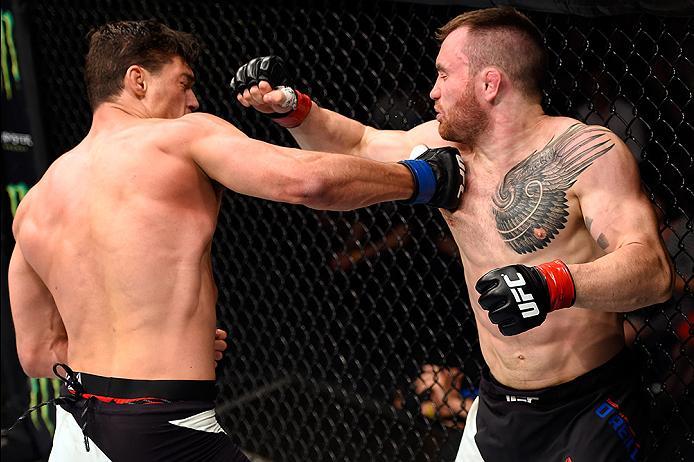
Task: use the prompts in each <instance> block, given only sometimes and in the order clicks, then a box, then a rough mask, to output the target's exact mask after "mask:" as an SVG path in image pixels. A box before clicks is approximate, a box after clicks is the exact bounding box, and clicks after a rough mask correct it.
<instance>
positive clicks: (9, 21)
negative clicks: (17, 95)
mask: <svg viewBox="0 0 694 462" xmlns="http://www.w3.org/2000/svg"><path fill="white" fill-rule="evenodd" d="M0 41H2V53H1V54H2V63H1V64H2V90H3V93H5V96H6V97H7V99H8V100H9V99H12V81H13V80H14V82H15V83H17V82H19V81H20V80H21V75H20V73H19V62H18V60H17V50H16V48H15V46H14V16H12V12H10V11H3V12H2V33H1V34H0Z"/></svg>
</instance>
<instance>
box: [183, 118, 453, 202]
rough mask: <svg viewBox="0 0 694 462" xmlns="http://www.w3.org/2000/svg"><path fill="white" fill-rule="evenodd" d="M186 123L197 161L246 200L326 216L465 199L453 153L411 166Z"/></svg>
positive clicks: (224, 126) (204, 122)
mask: <svg viewBox="0 0 694 462" xmlns="http://www.w3.org/2000/svg"><path fill="white" fill-rule="evenodd" d="M179 120H180V123H181V124H188V126H187V127H181V129H180V133H185V134H186V135H185V136H186V137H187V140H188V141H186V143H187V144H188V151H189V152H190V154H191V157H192V159H193V160H194V161H195V162H196V163H197V164H198V165H199V166H200V168H201V169H202V170H203V171H204V172H205V173H206V174H207V175H208V176H210V177H211V178H213V179H214V180H216V181H218V182H219V183H221V184H223V185H224V186H226V187H227V188H229V189H232V190H234V191H236V192H239V193H242V194H247V195H250V196H255V197H260V198H262V199H269V200H274V201H280V202H288V203H292V204H303V205H306V206H308V207H311V208H317V209H324V210H351V209H354V208H359V207H365V206H368V205H371V204H375V203H377V202H384V201H392V200H408V199H414V200H415V203H427V204H429V205H433V206H437V207H445V208H452V209H454V208H456V207H457V203H458V200H459V198H460V192H461V191H462V188H461V183H462V181H463V176H462V166H461V165H462V161H460V159H459V153H458V152H457V150H455V149H453V148H443V149H441V150H432V151H428V152H429V153H430V154H433V156H432V157H429V158H427V159H426V160H415V161H408V166H405V165H402V164H397V163H383V162H376V161H372V160H367V159H359V158H355V157H347V156H339V155H334V154H328V153H323V152H315V151H305V150H299V149H291V148H285V147H280V146H275V145H272V144H268V143H264V142H261V141H258V140H254V139H251V138H248V137H247V136H246V135H244V134H243V133H241V132H240V131H239V130H238V129H236V128H235V127H234V126H233V125H231V124H229V123H227V122H225V121H223V120H222V119H219V118H217V117H215V116H212V115H210V114H202V113H197V114H189V115H187V116H184V117H182V118H181V119H179ZM412 162H414V163H415V164H416V165H414V166H413V164H412ZM420 167H422V168H423V170H420ZM427 189H428V192H427Z"/></svg>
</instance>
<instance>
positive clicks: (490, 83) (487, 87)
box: [481, 67, 502, 103]
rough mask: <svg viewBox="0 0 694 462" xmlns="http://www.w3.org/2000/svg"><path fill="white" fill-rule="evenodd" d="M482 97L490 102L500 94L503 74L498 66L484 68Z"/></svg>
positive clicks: (482, 73)
mask: <svg viewBox="0 0 694 462" xmlns="http://www.w3.org/2000/svg"><path fill="white" fill-rule="evenodd" d="M481 75H482V97H483V98H484V99H485V100H486V101H487V102H489V103H491V102H492V101H494V98H496V96H497V95H498V94H499V88H500V87H501V79H502V74H501V71H499V69H497V68H496V67H487V68H485V69H483V70H482V72H481Z"/></svg>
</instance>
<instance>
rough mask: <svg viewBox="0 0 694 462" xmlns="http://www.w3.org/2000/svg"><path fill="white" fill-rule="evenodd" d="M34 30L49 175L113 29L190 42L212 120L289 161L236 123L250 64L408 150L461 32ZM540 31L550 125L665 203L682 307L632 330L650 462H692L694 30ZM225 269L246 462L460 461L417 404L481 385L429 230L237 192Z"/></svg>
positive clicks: (409, 19) (665, 22) (223, 221)
mask: <svg viewBox="0 0 694 462" xmlns="http://www.w3.org/2000/svg"><path fill="white" fill-rule="evenodd" d="M31 9H32V15H31V17H32V19H31V20H32V38H33V44H34V46H35V56H36V63H37V68H38V69H37V71H38V72H39V76H38V82H39V86H40V89H41V98H42V103H43V110H44V113H45V119H46V127H47V131H48V133H47V140H48V144H49V146H51V149H52V152H51V153H50V154H51V155H52V156H54V157H55V156H58V155H59V154H60V153H62V152H64V151H66V150H68V149H69V148H71V147H72V146H74V145H75V144H76V143H77V142H79V140H80V139H81V138H82V137H83V136H84V135H85V134H86V133H87V131H88V129H89V124H90V110H89V107H88V104H87V100H86V92H85V88H84V84H83V78H82V71H83V61H84V60H83V57H84V54H85V52H86V39H85V36H86V34H87V32H88V30H89V29H90V28H91V27H92V26H94V25H98V24H101V23H103V22H105V21H108V20H118V19H144V18H157V19H160V20H162V21H164V22H165V23H167V24H168V25H170V26H171V27H174V28H178V29H182V30H185V31H189V32H193V33H195V34H197V35H198V36H199V37H200V38H201V39H202V41H203V43H204V46H205V51H204V53H203V56H202V59H201V62H200V64H199V65H198V66H197V68H196V72H197V78H198V83H197V84H196V91H197V94H198V96H199V99H200V101H201V105H202V107H201V110H203V111H207V112H211V113H213V114H216V115H219V116H221V117H224V118H226V119H228V120H230V121H232V122H233V123H234V124H236V125H237V126H238V127H239V128H241V129H242V130H243V131H244V132H245V133H246V134H248V135H249V136H252V137H254V138H258V139H262V140H266V141H270V142H273V143H277V144H282V145H294V142H293V140H292V139H291V137H290V136H289V134H288V133H287V132H286V131H284V130H283V129H281V128H279V127H277V126H276V125H275V124H273V123H272V122H270V121H269V120H268V119H266V118H264V117H262V116H260V115H258V114H256V113H255V112H254V111H248V110H244V109H243V108H242V107H241V106H240V105H238V104H237V103H236V102H235V100H234V98H233V97H232V95H231V94H230V91H229V90H228V87H227V83H228V81H229V79H230V77H231V76H232V73H233V71H234V70H235V69H236V68H237V67H238V66H239V65H240V64H242V63H244V62H246V61H247V60H249V59H250V58H252V57H255V56H259V55H267V54H271V53H274V54H278V55H280V56H282V57H284V58H285V59H286V61H287V62H288V63H289V70H290V72H291V73H293V74H295V75H296V77H297V87H298V88H299V89H300V90H302V91H305V92H308V93H309V94H310V95H311V96H312V97H313V98H314V99H315V100H316V101H317V102H319V104H321V105H322V106H324V107H326V108H330V109H334V110H336V111H339V112H340V113H342V114H345V115H347V116H350V117H353V118H356V119H357V120H359V121H362V122H364V123H367V124H370V125H373V126H375V127H378V128H386V129H388V128H392V129H407V128H411V127H413V126H415V125H417V124H418V123H420V122H423V121H426V120H429V119H431V118H432V117H433V111H432V103H431V101H430V100H429V97H428V94H429V90H430V89H431V86H432V84H433V80H434V78H435V75H436V73H435V69H434V60H435V57H436V54H437V49H438V44H437V43H436V41H435V40H434V38H433V32H434V31H435V29H436V28H437V27H439V26H441V25H443V24H444V23H445V22H446V21H447V20H448V19H450V18H452V17H453V16H454V15H456V14H458V13H460V12H462V11H464V9H463V8H461V7H451V6H431V5H418V4H407V3H403V2H398V3H392V2H378V1H361V0H356V1H344V0H340V1H334V2H309V1H287V2H270V1H254V2H220V1H209V0H197V1H195V2H189V1H182V0H162V1H147V2H141V1H106V0H103V1H84V0H81V1H74V0H73V1H66V0H50V1H49V0H38V1H34V2H31ZM527 13H528V15H529V16H530V17H531V18H532V19H533V20H534V21H535V22H536V23H537V24H538V26H539V27H540V28H541V29H542V31H543V32H544V34H545V37H546V43H547V46H548V48H549V50H550V57H551V65H550V67H549V71H550V72H549V78H548V82H547V86H546V93H545V98H544V102H545V107H546V110H547V112H548V113H550V114H564V115H571V116H574V117H577V118H579V119H581V120H585V121H589V122H591V123H598V124H603V125H606V126H608V127H610V128H611V129H613V130H614V131H615V132H616V133H618V134H619V135H620V136H621V137H622V138H623V139H624V140H625V141H626V142H627V144H628V145H629V147H630V148H631V149H632V151H633V153H634V155H635V156H636V157H637V159H638V161H639V166H640V169H641V173H642V177H643V180H644V183H645V185H646V188H647V190H648V192H649V194H650V196H651V198H652V199H653V201H654V202H655V203H656V204H657V208H658V211H659V214H660V216H661V220H662V235H663V238H664V240H665V242H666V244H667V246H668V249H669V251H670V254H671V256H672V259H673V261H674V263H675V268H676V271H677V287H676V293H675V296H674V297H673V299H672V301H671V302H669V303H666V304H663V305H660V306H655V307H651V308H647V309H643V310H640V311H638V312H635V313H632V314H629V315H628V316H627V317H626V318H625V319H626V321H625V322H626V325H627V327H626V330H627V331H628V332H629V334H630V337H631V338H632V339H633V338H634V337H635V339H634V346H635V349H636V351H637V353H638V356H639V358H640V359H641V361H642V362H641V364H642V366H643V370H642V372H643V374H644V376H645V385H644V386H645V387H646V388H647V390H648V393H649V396H650V402H644V403H643V405H644V406H650V409H651V411H652V414H653V417H652V421H651V423H652V437H653V441H654V443H655V446H654V449H653V451H652V457H651V460H656V461H667V462H670V461H685V460H689V461H691V460H694V457H692V454H693V452H694V451H693V448H694V434H693V429H694V403H693V399H692V377H693V375H694V340H693V337H692V331H693V329H692V324H693V323H694V321H693V318H692V315H693V312H694V307H693V304H694V303H693V302H692V298H693V297H692V278H693V276H692V273H693V267H694V233H693V231H692V218H693V217H694V210H693V205H694V191H693V186H692V178H693V173H694V150H693V149H692V148H693V146H692V144H693V143H694V127H693V126H692V120H694V119H693V115H694V114H693V112H694V104H693V99H692V91H694V64H693V63H692V50H694V36H693V35H692V20H691V19H690V18H681V17H680V18H678V17H662V18H661V17H657V16H652V15H646V14H641V15H627V16H615V17H598V18H584V17H578V16H569V15H564V14H547V13H539V12H532V11H530V12H527ZM124 187H128V185H124ZM213 253H214V266H215V276H216V279H217V282H218V284H219V304H218V314H219V319H220V323H221V324H222V325H223V326H224V327H226V328H227V329H228V330H229V331H230V333H231V339H232V341H231V346H230V351H229V352H228V353H227V354H226V358H225V359H224V361H223V362H222V364H221V366H220V374H219V378H218V384H219V390H220V394H219V402H218V405H219V407H218V408H219V413H220V415H221V418H222V424H223V425H224V427H225V428H226V429H227V430H228V431H229V432H230V433H231V434H232V435H233V437H234V438H235V439H236V440H237V441H238V442H239V443H240V444H241V446H242V447H243V448H244V449H245V450H247V451H249V452H250V453H253V454H256V455H257V456H258V457H262V458H265V459H269V460H275V461H284V460H287V461H289V460H291V461H307V460H313V461H318V460H320V461H342V460H351V461H379V460H393V461H395V460H398V461H425V460H431V461H434V460H453V459H454V458H455V454H456V450H457V444H458V441H459V439H460V435H461V432H460V430H457V429H450V428H447V427H445V426H443V425H441V424H440V423H439V422H437V421H432V420H429V419H427V418H425V417H423V416H422V415H421V414H420V413H419V403H418V401H417V398H416V397H415V396H414V395H413V393H412V387H411V382H412V380H413V379H414V378H415V377H416V376H417V375H418V371H419V370H420V367H421V366H422V365H424V364H437V365H443V366H447V367H457V368H460V369H461V370H463V371H464V373H465V378H464V380H463V384H462V385H463V387H465V388H474V387H475V384H476V382H477V380H478V378H479V369H480V367H481V364H482V359H481V356H480V352H479V345H478V341H477V335H476V330H475V325H474V320H473V318H472V315H471V312H470V309H469V306H468V302H467V294H466V291H465V287H464V283H463V281H464V279H463V268H462V267H461V265H460V262H459V258H458V256H457V253H456V247H455V244H454V243H453V242H452V239H451V236H450V233H449V231H448V228H447V226H446V224H445V223H444V221H443V220H442V218H441V217H440V216H439V215H438V214H437V213H436V212H434V211H432V210H429V209H427V208H426V207H410V206H403V205H396V204H394V203H386V204H382V205H378V206H374V207H369V208H365V209H360V210H357V211H353V212H348V213H326V212H316V211H313V210H309V209H307V208H304V207H297V206H289V205H283V204H276V203H270V202H267V201H263V200H258V199H253V198H249V197H244V196H241V195H237V194H234V193H227V194H226V197H225V199H224V202H223V207H222V212H221V215H220V219H219V227H218V231H217V234H216V236H215V240H214V249H213ZM586 335H590V334H589V333H586ZM396 401H397V403H398V405H397V406H395V405H394V403H395V402H396ZM258 460H262V459H258Z"/></svg>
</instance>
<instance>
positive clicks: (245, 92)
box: [229, 56, 313, 128]
mask: <svg viewBox="0 0 694 462" xmlns="http://www.w3.org/2000/svg"><path fill="white" fill-rule="evenodd" d="M229 86H230V87H231V89H232V90H233V91H234V93H236V99H237V100H238V101H239V102H240V103H241V104H242V105H244V106H245V107H254V108H255V109H256V110H258V111H259V112H262V113H263V114H266V115H268V116H269V117H272V118H273V119H275V122H277V123H278V124H280V125H282V126H283V127H286V128H294V127H298V126H299V125H301V122H303V121H304V119H305V118H306V116H307V115H308V113H309V111H310V110H311V106H312V104H313V103H312V101H311V98H310V97H309V96H308V95H305V94H303V93H301V92H300V91H298V90H295V89H293V88H292V86H291V83H290V82H289V79H288V78H287V73H286V71H285V68H284V61H283V60H282V58H280V57H279V56H261V57H258V58H253V59H251V60H250V61H249V62H248V63H246V64H244V65H243V66H241V67H239V68H238V70H237V71H236V74H234V78H233V79H231V82H229Z"/></svg>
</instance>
